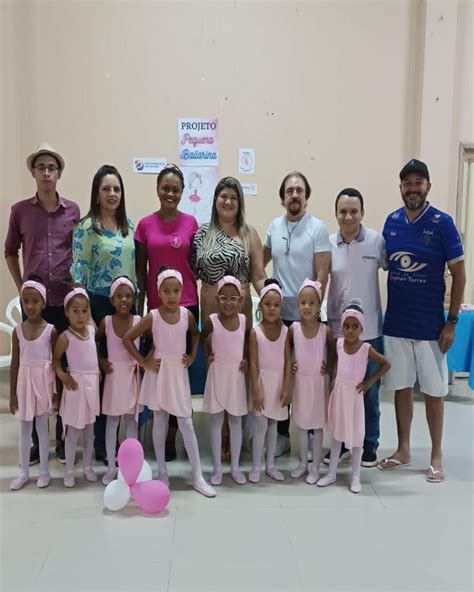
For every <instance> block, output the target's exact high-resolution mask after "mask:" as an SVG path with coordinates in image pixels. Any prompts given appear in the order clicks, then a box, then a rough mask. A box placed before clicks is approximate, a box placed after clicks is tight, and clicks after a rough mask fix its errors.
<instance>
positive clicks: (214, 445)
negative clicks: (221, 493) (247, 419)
mask: <svg viewBox="0 0 474 592" xmlns="http://www.w3.org/2000/svg"><path fill="white" fill-rule="evenodd" d="M228 417H229V431H230V474H231V477H232V479H233V480H234V481H235V482H236V483H238V484H239V485H243V484H244V483H246V481H247V479H246V478H245V476H244V475H243V473H242V472H241V471H240V466H239V461H240V451H241V448H242V417H240V416H236V415H231V414H230V413H228ZM223 423H224V411H219V413H212V414H211V451H212V461H213V465H214V470H213V473H212V477H211V483H212V484H213V485H220V484H221V483H222V462H221V442H222V424H223Z"/></svg>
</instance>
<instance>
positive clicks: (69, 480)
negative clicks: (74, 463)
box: [63, 471, 76, 487]
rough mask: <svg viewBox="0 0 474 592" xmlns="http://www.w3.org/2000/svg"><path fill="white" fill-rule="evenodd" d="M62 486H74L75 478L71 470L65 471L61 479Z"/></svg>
mask: <svg viewBox="0 0 474 592" xmlns="http://www.w3.org/2000/svg"><path fill="white" fill-rule="evenodd" d="M63 483H64V487H74V486H75V485H76V479H75V478H74V473H73V471H66V474H65V475H64V479H63Z"/></svg>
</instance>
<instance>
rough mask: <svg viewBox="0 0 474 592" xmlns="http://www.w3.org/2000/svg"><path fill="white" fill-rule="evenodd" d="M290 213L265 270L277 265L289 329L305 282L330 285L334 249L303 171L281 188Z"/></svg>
mask: <svg viewBox="0 0 474 592" xmlns="http://www.w3.org/2000/svg"><path fill="white" fill-rule="evenodd" d="M279 193H280V200H281V205H282V206H283V207H284V208H285V210H286V212H285V214H284V215H283V216H280V217H278V218H275V219H274V220H273V222H271V224H270V226H269V227H268V230H267V234H266V237H265V246H264V264H265V266H266V265H267V264H268V263H269V262H270V261H271V260H272V261H273V277H274V278H275V279H277V280H278V281H279V282H280V284H281V285H282V291H283V306H282V311H281V314H282V318H283V322H284V323H285V324H286V325H291V323H292V322H293V321H297V320H299V318H300V315H299V310H298V291H299V289H300V286H301V284H302V283H303V280H304V279H306V278H309V279H311V280H318V281H319V282H321V284H322V291H323V295H324V290H325V288H326V284H327V281H328V272H329V259H330V247H329V237H328V233H327V230H326V227H325V225H324V223H323V222H322V221H321V220H319V219H318V218H315V217H314V216H311V214H308V212H307V211H306V206H307V203H308V199H309V197H310V195H311V187H310V185H309V183H308V180H307V178H306V177H305V175H303V173H300V172H299V171H293V172H291V173H289V174H288V175H286V177H285V178H284V179H283V181H282V183H281V186H280V192H279ZM289 425H290V423H289V420H286V421H280V422H278V441H277V451H276V455H275V456H280V455H281V454H283V453H284V452H287V451H289V450H290V434H289Z"/></svg>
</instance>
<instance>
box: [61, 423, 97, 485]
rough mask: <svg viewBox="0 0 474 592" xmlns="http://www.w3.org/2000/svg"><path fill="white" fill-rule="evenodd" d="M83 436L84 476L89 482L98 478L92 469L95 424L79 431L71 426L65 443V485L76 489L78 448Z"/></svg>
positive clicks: (68, 428)
mask: <svg viewBox="0 0 474 592" xmlns="http://www.w3.org/2000/svg"><path fill="white" fill-rule="evenodd" d="M81 434H82V463H83V465H84V476H85V477H86V479H87V480H88V481H96V480H97V477H96V475H95V473H94V471H93V469H92V455H93V452H94V424H93V423H89V424H87V425H86V426H84V428H82V429H78V428H74V427H72V426H70V425H68V426H67V428H66V438H65V441H64V453H65V457H66V475H65V477H64V485H65V486H66V487H74V484H75V483H74V463H75V461H76V448H77V442H78V440H79V436H80V435H81Z"/></svg>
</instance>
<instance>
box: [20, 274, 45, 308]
mask: <svg viewBox="0 0 474 592" xmlns="http://www.w3.org/2000/svg"><path fill="white" fill-rule="evenodd" d="M26 288H33V290H36V291H37V292H39V293H40V294H41V297H42V298H43V300H44V303H45V304H46V286H44V285H43V284H41V283H40V282H35V280H26V282H23V285H22V286H21V294H23V290H25V289H26Z"/></svg>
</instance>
